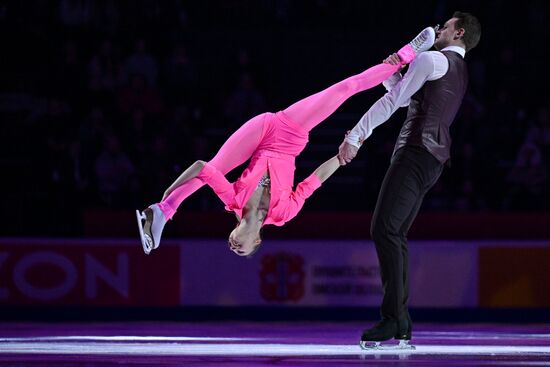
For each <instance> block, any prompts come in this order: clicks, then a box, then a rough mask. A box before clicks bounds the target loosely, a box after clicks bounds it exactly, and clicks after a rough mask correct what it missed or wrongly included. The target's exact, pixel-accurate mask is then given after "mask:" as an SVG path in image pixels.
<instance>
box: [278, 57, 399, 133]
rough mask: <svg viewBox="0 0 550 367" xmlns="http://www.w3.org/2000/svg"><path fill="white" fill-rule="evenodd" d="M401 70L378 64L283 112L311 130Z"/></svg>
mask: <svg viewBox="0 0 550 367" xmlns="http://www.w3.org/2000/svg"><path fill="white" fill-rule="evenodd" d="M400 68H401V65H391V64H379V65H376V66H373V67H371V68H369V69H367V70H365V71H364V72H362V73H361V74H357V75H354V76H352V77H349V78H347V79H345V80H343V81H341V82H339V83H336V84H334V85H332V86H330V87H328V88H327V89H325V90H323V91H321V92H319V93H317V94H314V95H312V96H309V97H307V98H305V99H302V100H301V101H298V102H296V103H294V104H293V105H292V106H290V107H288V108H287V109H286V110H284V111H283V112H284V113H285V114H286V115H287V116H288V117H289V118H290V119H291V120H292V121H293V122H294V123H297V124H299V125H301V126H303V127H304V128H305V129H306V130H308V131H309V130H311V129H313V128H314V127H315V126H317V125H318V124H319V123H321V122H322V121H323V120H325V119H326V118H327V117H328V116H330V115H331V114H332V113H333V112H334V111H336V109H337V108H338V107H340V105H341V104H342V103H344V102H345V101H346V100H347V99H348V98H350V97H351V96H353V95H354V94H356V93H359V92H362V91H364V90H366V89H369V88H372V87H374V86H377V85H378V84H380V83H382V82H383V81H384V80H386V79H387V78H389V77H390V76H391V75H393V74H394V73H395V72H397V71H398V70H399V69H400Z"/></svg>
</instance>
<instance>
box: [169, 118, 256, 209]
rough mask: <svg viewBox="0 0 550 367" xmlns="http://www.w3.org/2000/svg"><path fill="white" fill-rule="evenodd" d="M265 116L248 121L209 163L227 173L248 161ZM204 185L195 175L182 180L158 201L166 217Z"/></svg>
mask: <svg viewBox="0 0 550 367" xmlns="http://www.w3.org/2000/svg"><path fill="white" fill-rule="evenodd" d="M265 116H266V114H262V115H258V116H256V117H254V118H252V119H250V120H249V121H247V122H246V123H245V124H244V125H243V126H241V127H240V128H239V129H238V130H237V131H235V132H234V133H233V135H231V136H230V137H229V139H227V141H226V142H225V143H224V144H223V145H222V147H221V148H220V150H219V151H218V153H217V154H216V156H214V158H212V160H211V161H210V162H208V163H210V164H211V165H213V166H214V167H216V168H217V169H218V170H219V171H220V172H222V173H223V174H224V175H225V174H227V173H228V172H230V171H231V170H232V169H234V168H235V167H237V166H239V165H241V164H243V163H244V162H246V161H247V160H248V159H249V158H250V157H251V156H252V154H253V153H254V151H255V150H256V148H257V147H258V145H259V144H260V141H261V138H262V132H263V127H264V120H265ZM195 176H196V175H195ZM203 185H204V183H203V182H202V181H201V180H199V179H198V178H196V177H193V178H191V179H189V180H187V181H185V182H182V183H181V184H180V185H179V186H178V187H177V188H175V189H174V190H173V191H172V192H170V193H169V194H168V196H167V197H165V198H164V199H163V200H162V201H161V202H160V203H158V205H159V207H160V209H161V211H162V212H163V214H164V216H165V217H166V219H167V220H168V219H170V218H172V217H173V216H174V214H175V213H176V210H177V208H178V207H179V206H180V204H181V203H182V202H183V200H185V199H186V198H187V197H189V196H190V195H191V194H192V193H194V192H195V191H197V190H198V189H199V188H201V187H202V186H203Z"/></svg>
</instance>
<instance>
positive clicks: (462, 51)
mask: <svg viewBox="0 0 550 367" xmlns="http://www.w3.org/2000/svg"><path fill="white" fill-rule="evenodd" d="M439 51H454V52H456V53H457V54H459V55H460V56H462V57H463V58H464V55H465V54H466V50H465V49H463V48H462V47H460V46H447V47H445V48H444V49H443V50H439Z"/></svg>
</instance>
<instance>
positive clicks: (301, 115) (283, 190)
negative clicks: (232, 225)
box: [159, 45, 416, 226]
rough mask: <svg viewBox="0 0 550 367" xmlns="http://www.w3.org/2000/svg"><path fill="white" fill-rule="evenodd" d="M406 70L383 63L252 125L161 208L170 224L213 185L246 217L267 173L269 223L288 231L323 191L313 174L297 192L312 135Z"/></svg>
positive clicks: (406, 50) (407, 53)
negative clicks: (301, 157) (234, 176)
mask: <svg viewBox="0 0 550 367" xmlns="http://www.w3.org/2000/svg"><path fill="white" fill-rule="evenodd" d="M398 55H399V56H400V58H401V60H404V62H403V63H402V64H406V63H409V62H410V61H412V59H414V57H415V55H416V54H415V53H414V51H413V50H412V49H411V47H410V46H409V45H407V46H405V47H403V48H402V49H401V50H399V52H398ZM400 67H401V65H391V64H379V65H376V66H373V67H371V68H369V69H367V70H366V71H364V72H362V73H361V74H358V75H354V76H352V77H349V78H347V79H345V80H343V81H341V82H339V83H336V84H334V85H332V86H331V87H329V88H327V89H325V90H323V91H321V92H319V93H317V94H314V95H312V96H310V97H307V98H305V99H303V100H301V101H299V102H297V103H295V104H293V105H292V106H290V107H288V108H287V109H285V110H284V111H280V112H277V113H264V114H261V115H259V116H256V117H254V118H252V119H250V120H249V121H247V122H246V123H245V124H244V125H243V126H241V127H240V128H239V129H238V130H237V131H236V132H235V133H234V134H233V135H231V136H230V137H229V139H228V140H227V141H226V142H225V143H224V144H223V146H222V147H221V148H220V150H219V152H218V153H217V154H216V156H215V157H214V158H213V159H212V160H211V161H209V162H208V163H207V164H206V165H205V167H204V168H203V170H202V171H201V172H200V173H199V175H198V176H197V177H195V178H193V179H191V180H189V181H187V182H185V183H183V184H182V185H181V186H179V187H178V188H177V189H175V190H174V191H173V192H172V193H170V195H168V197H166V199H165V200H163V201H162V202H160V203H159V207H160V209H161V210H162V212H163V214H164V216H165V217H166V219H171V218H172V216H173V215H174V214H175V212H176V209H177V208H178V206H179V205H180V204H181V202H182V201H183V200H184V199H185V198H187V197H188V196H189V195H191V194H192V193H193V192H195V191H196V190H198V189H199V188H200V187H202V186H203V185H204V184H208V185H209V186H210V187H211V188H212V189H213V190H214V192H215V193H216V194H217V195H218V197H219V198H220V199H221V200H222V201H223V202H224V204H225V208H226V210H228V211H233V212H235V213H236V214H237V215H238V216H239V218H242V209H243V207H244V206H245V204H246V203H247V202H248V199H249V198H250V196H252V194H253V193H254V191H255V190H256V188H257V186H258V182H259V181H260V179H261V177H262V176H263V175H264V173H265V172H266V171H268V172H269V176H270V179H271V199H270V205H269V211H268V213H267V216H266V219H265V221H264V224H274V225H276V226H282V225H283V224H284V223H285V222H287V221H289V220H290V219H292V218H294V217H295V216H296V214H298V212H299V211H300V209H301V208H302V206H303V205H304V201H305V200H306V199H307V198H308V197H309V196H311V194H312V193H313V191H315V190H316V189H317V188H319V187H320V186H321V181H320V180H319V179H318V178H317V176H315V174H311V175H310V176H309V177H308V178H306V179H305V180H304V181H302V182H301V183H300V184H298V186H297V187H296V190H295V191H293V190H292V187H293V184H294V170H295V168H296V167H295V164H294V162H295V158H296V156H298V154H300V152H301V151H302V150H303V149H304V147H305V146H306V144H307V142H308V135H309V131H310V130H311V129H313V128H314V127H315V126H317V125H318V124H319V123H321V122H322V121H323V120H325V119H326V118H327V117H328V116H330V115H331V114H332V113H333V112H334V111H335V110H336V109H337V108H338V107H339V106H340V105H341V104H342V103H344V102H345V101H346V100H347V99H348V98H350V97H351V96H353V95H354V94H356V93H359V92H361V91H364V90H366V89H369V88H372V87H374V86H376V85H378V84H380V83H382V82H383V81H384V80H386V79H387V78H389V77H390V76H391V75H393V74H394V73H395V72H397V71H398V70H399V69H400ZM248 159H251V161H250V164H249V165H248V167H247V168H246V169H245V170H244V172H243V173H242V175H241V177H239V179H238V180H237V181H236V182H234V183H229V182H228V181H227V179H226V178H225V175H226V174H227V173H228V172H230V171H231V170H233V169H234V168H235V167H237V166H239V165H241V164H243V163H244V162H246V161H247V160H248Z"/></svg>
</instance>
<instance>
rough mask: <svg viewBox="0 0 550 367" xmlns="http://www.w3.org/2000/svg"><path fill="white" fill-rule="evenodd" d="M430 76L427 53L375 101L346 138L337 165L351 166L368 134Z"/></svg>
mask: <svg viewBox="0 0 550 367" xmlns="http://www.w3.org/2000/svg"><path fill="white" fill-rule="evenodd" d="M433 72H434V62H433V59H432V55H430V52H424V53H421V54H420V55H418V57H417V58H416V59H415V60H414V61H413V62H412V63H411V65H410V66H409V70H408V71H407V73H406V74H405V75H404V76H403V78H401V80H399V81H398V82H397V83H396V84H395V86H394V87H393V88H392V89H391V90H390V91H389V92H387V93H386V94H385V95H384V96H383V97H382V98H380V99H379V100H378V101H376V102H375V103H374V104H373V105H372V107H371V108H370V109H369V110H368V111H367V112H366V113H365V114H364V115H363V117H362V118H361V119H360V120H359V122H358V123H357V125H355V127H354V128H353V129H352V130H351V131H350V132H349V134H347V135H346V138H345V139H344V142H343V143H342V145H341V146H340V149H339V154H338V159H339V161H340V164H342V165H345V164H347V163H349V162H351V160H352V159H353V158H355V155H356V154H357V151H358V150H359V148H360V147H361V144H362V142H363V141H364V140H365V139H367V138H368V137H369V136H370V135H371V134H372V131H373V130H374V129H375V128H376V127H377V126H380V125H381V124H383V123H384V122H386V121H387V120H388V119H389V118H390V117H391V115H392V114H393V113H394V112H395V111H396V110H397V109H398V108H399V107H400V106H401V105H403V104H405V102H407V101H408V100H410V98H411V96H412V95H413V94H414V93H416V92H417V91H418V90H419V89H420V88H421V87H422V86H423V85H424V83H425V82H426V80H428V78H429V77H430V75H431V74H432V73H433Z"/></svg>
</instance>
